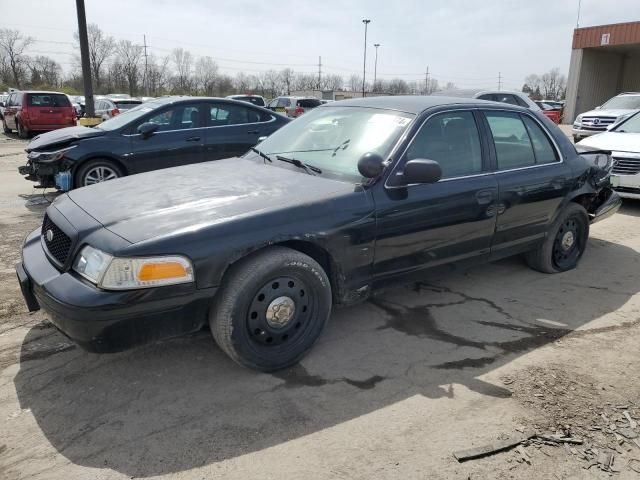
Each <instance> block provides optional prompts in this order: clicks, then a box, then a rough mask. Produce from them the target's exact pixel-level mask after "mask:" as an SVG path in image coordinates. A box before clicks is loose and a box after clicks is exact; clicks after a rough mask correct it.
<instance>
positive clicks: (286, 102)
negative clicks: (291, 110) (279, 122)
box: [276, 98, 291, 107]
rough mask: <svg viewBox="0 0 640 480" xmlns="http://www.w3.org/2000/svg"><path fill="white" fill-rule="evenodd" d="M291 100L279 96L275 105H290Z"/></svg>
mask: <svg viewBox="0 0 640 480" xmlns="http://www.w3.org/2000/svg"><path fill="white" fill-rule="evenodd" d="M290 106H291V101H290V100H289V99H288V98H279V99H278V104H277V105H276V107H290Z"/></svg>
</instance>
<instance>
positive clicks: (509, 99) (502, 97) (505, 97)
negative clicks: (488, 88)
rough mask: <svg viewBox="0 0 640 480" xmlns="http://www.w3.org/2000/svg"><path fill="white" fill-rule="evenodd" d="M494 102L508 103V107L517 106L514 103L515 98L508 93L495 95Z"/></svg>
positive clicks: (515, 102)
mask: <svg viewBox="0 0 640 480" xmlns="http://www.w3.org/2000/svg"><path fill="white" fill-rule="evenodd" d="M495 96H496V101H498V102H500V103H508V104H510V105H518V106H519V104H518V102H517V101H516V99H515V97H514V96H513V95H511V94H508V93H496V94H495Z"/></svg>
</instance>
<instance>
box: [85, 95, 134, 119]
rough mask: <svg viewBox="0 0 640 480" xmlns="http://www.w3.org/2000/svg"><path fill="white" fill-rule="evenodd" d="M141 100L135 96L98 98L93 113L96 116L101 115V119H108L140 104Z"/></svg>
mask: <svg viewBox="0 0 640 480" xmlns="http://www.w3.org/2000/svg"><path fill="white" fill-rule="evenodd" d="M141 103H143V102H142V100H138V99H137V98H123V99H117V98H115V99H114V98H108V97H103V98H98V99H96V101H95V113H96V117H101V118H102V119H103V120H109V119H110V118H112V117H115V116H116V115H119V114H120V113H122V112H126V111H127V110H131V109H132V108H134V107H137V106H138V105H140V104H141Z"/></svg>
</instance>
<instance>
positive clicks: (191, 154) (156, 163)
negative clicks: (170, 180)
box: [129, 103, 206, 173]
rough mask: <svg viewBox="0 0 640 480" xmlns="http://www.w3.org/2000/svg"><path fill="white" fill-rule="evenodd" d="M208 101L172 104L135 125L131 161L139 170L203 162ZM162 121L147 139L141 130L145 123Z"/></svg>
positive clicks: (144, 170)
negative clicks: (141, 133)
mask: <svg viewBox="0 0 640 480" xmlns="http://www.w3.org/2000/svg"><path fill="white" fill-rule="evenodd" d="M205 107H206V104H205V103H189V104H178V105H172V106H170V107H168V108H165V109H163V110H161V111H159V112H154V113H152V114H151V115H150V116H149V117H146V118H144V119H143V120H141V121H140V122H139V123H137V124H136V125H135V126H134V127H133V131H132V132H131V134H132V135H131V139H132V143H131V148H132V152H131V154H130V155H129V163H130V165H132V168H133V169H134V170H135V172H136V173H140V172H146V171H149V170H157V169H159V168H167V167H175V166H178V165H187V164H189V163H197V162H203V161H204V160H205V155H204V141H205V131H206V129H205V128H203V125H204V122H203V116H204V113H205V109H206V108H205ZM147 122H148V123H155V124H158V125H159V126H158V130H156V132H155V133H153V134H152V135H151V136H149V137H147V138H145V137H143V136H142V135H140V134H139V133H137V130H136V129H137V127H138V126H139V125H141V124H142V123H147Z"/></svg>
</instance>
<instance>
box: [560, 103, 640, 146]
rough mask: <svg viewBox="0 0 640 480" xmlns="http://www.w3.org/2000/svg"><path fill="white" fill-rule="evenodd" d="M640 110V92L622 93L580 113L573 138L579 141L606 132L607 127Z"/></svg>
mask: <svg viewBox="0 0 640 480" xmlns="http://www.w3.org/2000/svg"><path fill="white" fill-rule="evenodd" d="M638 110H640V92H626V93H621V94H620V95H617V96H615V97H613V98H612V99H611V100H609V101H607V102H606V103H605V104H603V105H602V106H601V107H596V108H595V109H593V110H590V111H588V112H585V113H581V114H580V115H578V116H577V117H576V119H575V121H574V122H573V130H572V131H571V133H572V134H573V140H574V142H578V141H580V140H581V139H583V138H586V137H589V136H591V135H595V134H596V133H602V132H605V131H606V130H607V128H609V127H610V126H612V125H614V124H615V123H618V122H619V121H621V120H623V119H625V118H626V117H628V116H629V115H632V114H633V113H635V112H637V111H638Z"/></svg>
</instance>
